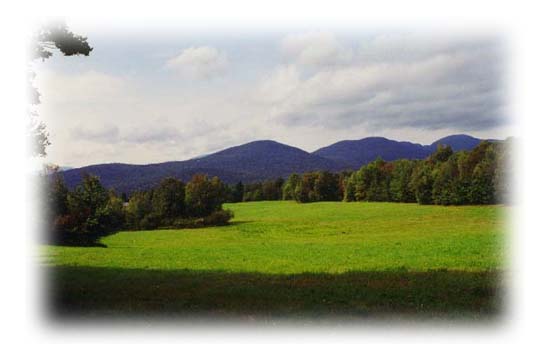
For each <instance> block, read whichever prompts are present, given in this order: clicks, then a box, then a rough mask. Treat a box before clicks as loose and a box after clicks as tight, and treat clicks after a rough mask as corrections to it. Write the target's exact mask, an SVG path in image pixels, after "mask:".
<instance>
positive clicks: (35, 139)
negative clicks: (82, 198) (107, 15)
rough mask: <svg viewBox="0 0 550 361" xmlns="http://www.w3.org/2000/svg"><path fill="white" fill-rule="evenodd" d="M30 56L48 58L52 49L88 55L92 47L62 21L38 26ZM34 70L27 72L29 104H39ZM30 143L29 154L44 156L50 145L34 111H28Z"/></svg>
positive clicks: (43, 125) (41, 123) (70, 54)
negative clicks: (33, 82)
mask: <svg viewBox="0 0 550 361" xmlns="http://www.w3.org/2000/svg"><path fill="white" fill-rule="evenodd" d="M32 48H33V49H32V53H31V54H32V58H31V60H37V59H41V60H42V61H44V60H46V59H48V58H49V57H51V56H52V55H53V52H52V51H53V50H54V49H58V50H59V51H60V52H61V54H63V55H64V56H73V55H84V56H88V55H90V52H91V51H92V50H93V48H92V47H91V46H90V45H89V44H88V39H87V38H86V37H84V36H81V35H77V34H74V33H73V32H71V31H69V29H68V28H67V25H66V24H64V23H52V24H48V25H45V26H42V27H40V28H39V29H38V30H37V31H36V33H35V34H34V37H33V39H32ZM34 76H35V74H34V72H32V71H29V72H28V79H27V84H28V92H29V100H30V104H31V105H37V104H40V93H39V92H38V90H37V89H36V88H35V87H34V86H33V85H32V81H33V79H34ZM29 114H30V118H31V119H30V120H31V122H30V132H29V136H30V144H31V145H32V148H31V154H32V155H33V156H45V155H46V147H47V146H48V145H50V144H51V143H50V141H49V139H48V132H47V131H46V125H45V124H44V123H43V122H41V121H39V120H37V119H36V118H35V116H36V113H35V112H32V111H30V112H29Z"/></svg>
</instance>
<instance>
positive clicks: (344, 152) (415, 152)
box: [313, 134, 481, 169]
mask: <svg viewBox="0 0 550 361" xmlns="http://www.w3.org/2000/svg"><path fill="white" fill-rule="evenodd" d="M480 142H481V139H477V138H474V137H471V136H469V135H463V134H460V135H451V136H448V137H445V138H441V139H439V140H436V141H435V142H433V143H432V144H430V145H422V144H418V143H411V142H399V141H395V140H391V139H387V138H383V137H368V138H363V139H359V140H343V141H341V142H337V143H334V144H332V145H329V146H327V147H324V148H321V149H318V150H316V151H315V152H313V154H316V155H318V156H321V157H324V158H327V159H331V160H333V161H336V162H340V163H345V164H349V165H350V166H351V167H352V168H354V169H357V168H359V167H361V166H362V165H365V164H367V163H369V162H372V161H373V160H375V159H376V158H378V157H381V158H382V159H383V160H385V161H393V160H397V159H424V158H426V157H427V156H429V155H430V154H432V153H433V152H434V151H435V150H436V149H437V145H438V144H441V145H449V146H451V148H453V150H454V151H455V152H457V151H461V150H471V149H473V148H474V147H475V146H476V145H478V144H479V143H480Z"/></svg>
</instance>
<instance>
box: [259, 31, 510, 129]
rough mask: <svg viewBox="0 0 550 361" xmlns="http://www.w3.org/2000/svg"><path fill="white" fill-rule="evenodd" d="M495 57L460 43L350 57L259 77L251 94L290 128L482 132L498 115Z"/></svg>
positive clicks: (499, 88) (500, 92)
mask: <svg viewBox="0 0 550 361" xmlns="http://www.w3.org/2000/svg"><path fill="white" fill-rule="evenodd" d="M378 41H379V40H378ZM443 45H445V46H443ZM493 45H494V44H493ZM395 46H397V45H395ZM420 53H421V54H420ZM498 59H499V54H498V52H497V50H496V47H495V46H492V47H486V46H479V44H471V43H467V44H441V46H434V47H432V48H430V47H425V48H423V49H421V50H420V51H419V53H417V54H408V55H407V56H403V57H402V58H400V59H395V58H394V57H392V56H389V58H384V57H382V56H381V57H379V58H377V59H376V61H373V60H372V59H356V60H354V62H353V63H350V64H348V65H345V66H340V67H336V68H326V69H320V70H319V71H317V72H313V73H311V74H308V76H306V74H307V73H305V72H301V73H300V71H299V70H298V68H296V67H294V66H292V65H291V66H286V67H283V68H279V69H276V70H275V71H274V72H273V74H272V75H271V76H270V77H266V78H265V79H264V81H263V82H262V83H261V84H260V86H259V89H260V90H259V92H258V94H259V96H260V97H263V98H262V101H265V102H271V104H270V107H269V111H268V114H269V117H270V119H271V120H272V121H275V122H279V123H281V124H285V125H289V126H290V125H294V126H296V125H302V126H304V125H309V126H321V127H325V128H330V129H342V128H349V127H354V126H357V125H363V126H364V127H366V128H368V129H370V130H382V129H392V128H399V127H416V128H421V129H432V130H433V129H442V128H455V129H461V130H464V131H471V130H483V129H489V128H491V127H495V126H498V125H499V124H502V123H503V122H504V120H505V119H504V114H503V106H504V105H503V99H502V97H503V90H502V89H503V86H502V82H501V77H502V74H501V71H502V68H501V66H500V65H499V62H498ZM266 94H269V95H271V96H267V95H266Z"/></svg>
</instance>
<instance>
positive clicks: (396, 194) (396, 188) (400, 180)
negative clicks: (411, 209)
mask: <svg viewBox="0 0 550 361" xmlns="http://www.w3.org/2000/svg"><path fill="white" fill-rule="evenodd" d="M393 165H394V168H393V175H392V177H391V180H390V185H389V187H390V198H391V200H392V201H395V202H405V203H409V202H415V201H416V200H415V197H414V193H413V192H412V190H411V188H410V182H411V176H412V173H413V170H414V166H415V163H414V162H413V161H411V160H408V159H400V160H397V161H395V162H393Z"/></svg>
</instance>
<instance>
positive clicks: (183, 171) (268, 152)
mask: <svg viewBox="0 0 550 361" xmlns="http://www.w3.org/2000/svg"><path fill="white" fill-rule="evenodd" d="M341 168H342V166H341V165H340V164H338V163H337V162H334V161H332V160H329V159H325V158H322V157H319V156H317V155H314V154H309V153H307V152H305V151H303V150H301V149H298V148H295V147H291V146H288V145H285V144H281V143H277V142H275V141H270V140H262V141H255V142H251V143H247V144H243V145H240V146H236V147H231V148H227V149H225V150H222V151H220V152H217V153H213V154H210V155H207V156H204V157H200V158H194V159H190V160H187V161H177V162H165V163H158V164H147V165H131V164H121V163H112V164H99V165H92V166H87V167H82V168H77V169H71V170H68V171H64V172H62V174H63V177H64V179H65V182H66V183H67V185H68V186H69V188H73V187H75V186H76V185H77V184H78V183H79V182H80V181H81V179H82V174H84V173H90V174H94V175H97V176H99V177H100V179H101V182H102V183H103V185H104V186H105V187H107V188H114V189H115V190H116V191H118V192H126V193H131V192H133V191H135V190H140V189H148V188H151V187H152V186H154V185H156V184H158V183H159V182H160V181H161V180H162V179H163V178H166V177H177V178H179V179H182V180H184V181H188V180H189V179H190V178H191V177H192V175H193V174H196V173H204V174H208V175H209V176H218V177H220V179H222V180H223V181H224V182H226V183H237V182H239V181H242V182H244V183H252V182H257V181H261V180H265V179H272V178H277V177H287V176H288V175H290V174H291V173H293V172H296V173H304V172H308V171H317V170H331V171H338V170H340V169H341Z"/></svg>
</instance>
